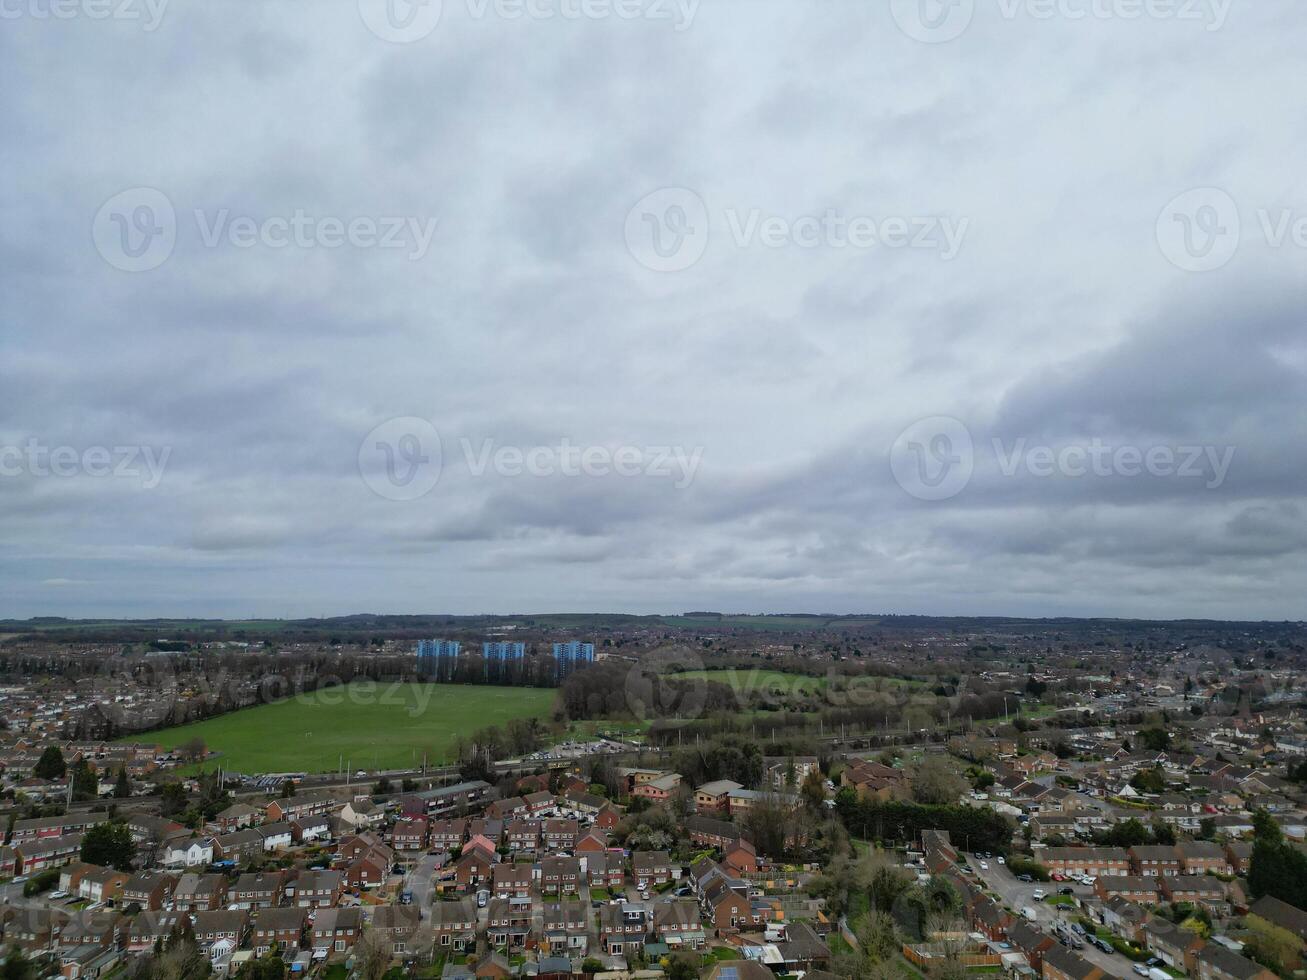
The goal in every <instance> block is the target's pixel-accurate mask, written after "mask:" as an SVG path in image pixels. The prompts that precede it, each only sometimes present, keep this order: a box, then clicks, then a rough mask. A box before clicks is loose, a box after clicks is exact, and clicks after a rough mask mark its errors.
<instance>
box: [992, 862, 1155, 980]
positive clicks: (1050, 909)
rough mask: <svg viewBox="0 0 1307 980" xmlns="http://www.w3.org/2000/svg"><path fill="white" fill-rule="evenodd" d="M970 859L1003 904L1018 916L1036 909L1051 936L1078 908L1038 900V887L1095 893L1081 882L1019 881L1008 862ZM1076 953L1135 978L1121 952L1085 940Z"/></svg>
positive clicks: (1112, 971) (1052, 891)
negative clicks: (983, 866)
mask: <svg viewBox="0 0 1307 980" xmlns="http://www.w3.org/2000/svg"><path fill="white" fill-rule="evenodd" d="M967 861H968V863H969V864H970V865H971V868H972V870H974V871H975V873H976V876H977V877H978V878H979V879H980V881H981V882H982V883H983V884H984V886H985V887H986V888H988V889H989V890H990V891H992V892H993V893H994V894H995V895H997V896H998V900H999V901H1000V902H1001V903H1002V904H1004V905H1006V906H1007V907H1008V908H1010V909H1011V910H1012V911H1013V913H1015V914H1017V915H1020V913H1021V909H1023V908H1031V909H1034V911H1035V917H1036V920H1035V924H1036V925H1038V926H1040V927H1041V928H1042V929H1043V930H1044V931H1045V932H1047V933H1049V934H1050V935H1054V936H1056V932H1055V929H1056V927H1057V925H1058V924H1059V923H1066V924H1068V925H1069V924H1070V923H1071V922H1073V921H1074V920H1075V917H1076V909H1075V908H1073V907H1072V906H1068V905H1049V904H1048V903H1047V902H1043V901H1036V900H1035V897H1034V893H1035V890H1036V889H1042V890H1043V891H1044V893H1045V894H1046V895H1056V894H1058V892H1059V891H1060V890H1061V889H1063V888H1072V889H1074V890H1075V895H1076V897H1077V898H1083V897H1086V896H1089V895H1091V894H1093V888H1092V887H1091V886H1090V885H1082V884H1080V883H1079V882H1074V881H1045V882H1040V881H1033V882H1025V881H1018V880H1017V879H1016V876H1015V875H1013V874H1012V872H1011V871H1009V870H1008V868H1007V865H1003V864H999V863H998V862H997V861H996V860H995V859H993V858H978V857H976V856H975V855H974V854H969V855H967ZM982 861H984V862H985V863H986V864H988V865H989V869H988V870H985V869H984V868H982V867H981V866H980V865H981V862H982ZM1076 952H1077V953H1079V954H1080V955H1081V956H1083V957H1084V958H1085V959H1087V960H1088V961H1089V962H1090V963H1093V964H1094V965H1095V966H1097V967H1099V968H1101V969H1102V970H1103V971H1104V972H1105V973H1107V974H1109V975H1111V976H1113V977H1119V978H1126V977H1130V978H1133V977H1134V974H1133V972H1132V970H1131V963H1130V961H1129V960H1128V959H1126V958H1125V957H1124V956H1122V955H1121V954H1120V953H1116V952H1114V953H1110V954H1109V953H1104V952H1103V951H1102V950H1101V949H1099V948H1097V947H1096V946H1091V945H1090V944H1089V943H1085V947H1084V949H1079V950H1076Z"/></svg>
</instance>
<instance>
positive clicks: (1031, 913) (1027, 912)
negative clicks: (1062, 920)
mask: <svg viewBox="0 0 1307 980" xmlns="http://www.w3.org/2000/svg"><path fill="white" fill-rule="evenodd" d="M1021 917H1022V918H1023V919H1025V920H1027V921H1028V922H1034V921H1035V920H1036V919H1038V918H1039V915H1038V913H1036V912H1035V910H1034V909H1032V908H1031V907H1030V906H1029V905H1027V906H1026V907H1025V908H1023V909H1022V910H1021Z"/></svg>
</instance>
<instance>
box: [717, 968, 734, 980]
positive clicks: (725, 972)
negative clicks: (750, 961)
mask: <svg viewBox="0 0 1307 980" xmlns="http://www.w3.org/2000/svg"><path fill="white" fill-rule="evenodd" d="M717 980H740V973H739V971H738V970H736V968H735V967H733V966H724V967H722V968H721V969H720V970H718V971H717Z"/></svg>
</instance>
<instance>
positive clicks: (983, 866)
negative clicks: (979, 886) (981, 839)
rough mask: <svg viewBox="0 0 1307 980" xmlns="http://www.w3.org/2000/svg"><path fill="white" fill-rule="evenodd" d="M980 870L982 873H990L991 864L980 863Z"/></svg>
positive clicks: (986, 862)
mask: <svg viewBox="0 0 1307 980" xmlns="http://www.w3.org/2000/svg"><path fill="white" fill-rule="evenodd" d="M980 870H981V871H988V870H989V862H988V861H981V862H980Z"/></svg>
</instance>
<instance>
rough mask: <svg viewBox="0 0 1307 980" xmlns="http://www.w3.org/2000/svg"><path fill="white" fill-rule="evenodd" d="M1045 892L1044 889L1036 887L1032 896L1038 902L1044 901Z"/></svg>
mask: <svg viewBox="0 0 1307 980" xmlns="http://www.w3.org/2000/svg"><path fill="white" fill-rule="evenodd" d="M1044 894H1045V893H1044V889H1042V888H1036V889H1035V890H1034V892H1032V893H1031V895H1030V897H1031V898H1033V899H1034V900H1035V901H1036V902H1042V901H1043V900H1044Z"/></svg>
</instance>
